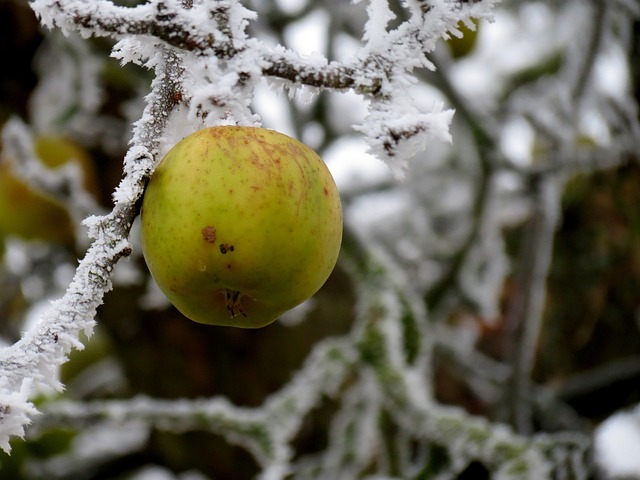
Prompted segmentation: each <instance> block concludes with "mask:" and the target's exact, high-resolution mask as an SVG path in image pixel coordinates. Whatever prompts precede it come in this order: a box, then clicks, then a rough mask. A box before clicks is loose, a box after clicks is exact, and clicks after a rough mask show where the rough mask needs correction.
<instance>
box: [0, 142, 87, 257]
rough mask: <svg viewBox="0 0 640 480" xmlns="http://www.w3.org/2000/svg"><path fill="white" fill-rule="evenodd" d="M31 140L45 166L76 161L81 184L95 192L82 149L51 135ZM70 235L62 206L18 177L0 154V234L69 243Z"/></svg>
mask: <svg viewBox="0 0 640 480" xmlns="http://www.w3.org/2000/svg"><path fill="white" fill-rule="evenodd" d="M34 143H35V144H34V147H35V151H36V154H37V156H38V158H39V159H40V161H41V162H42V163H43V165H44V166H46V167H48V168H52V169H53V168H56V167H59V166H61V165H63V164H65V163H67V162H78V164H79V166H80V168H81V171H82V173H83V179H84V186H85V188H86V189H87V191H89V192H92V193H94V194H96V195H97V191H98V181H97V178H96V173H95V168H94V165H93V162H92V159H91V157H90V156H89V155H88V153H87V152H86V151H85V150H84V149H82V148H81V147H80V146H78V145H76V144H75V143H73V142H72V141H70V140H67V139H65V138H62V137H54V136H41V137H38V138H36V139H35V142H34ZM74 235H75V226H74V224H73V221H72V219H71V217H70V216H69V213H68V211H67V210H66V209H65V208H64V206H63V205H62V204H61V203H60V202H59V201H58V200H56V199H55V198H53V197H51V196H49V195H47V194H46V193H44V192H41V191H37V190H36V189H34V188H33V187H32V186H30V185H28V184H27V183H25V182H24V181H23V180H22V179H20V178H18V177H17V176H16V174H15V173H14V172H13V171H12V169H11V167H10V165H9V162H8V159H7V158H6V157H5V156H4V155H0V238H1V239H4V238H5V237H6V236H16V237H20V238H24V239H26V240H35V239H38V240H43V241H47V242H53V243H58V244H64V245H73V243H74V238H75V237H74Z"/></svg>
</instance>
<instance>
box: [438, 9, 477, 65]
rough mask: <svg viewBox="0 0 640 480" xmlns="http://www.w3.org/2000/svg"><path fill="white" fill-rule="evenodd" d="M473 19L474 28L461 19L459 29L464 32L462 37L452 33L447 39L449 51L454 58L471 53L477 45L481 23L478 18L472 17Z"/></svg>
mask: <svg viewBox="0 0 640 480" xmlns="http://www.w3.org/2000/svg"><path fill="white" fill-rule="evenodd" d="M471 21H472V22H473V24H474V26H475V28H474V29H473V30H471V29H470V28H469V27H467V26H466V25H465V23H464V22H462V21H461V22H459V23H458V30H460V32H462V37H456V36H454V35H451V37H450V38H449V39H448V40H447V41H446V44H447V46H448V47H449V52H450V53H451V56H452V57H453V58H462V57H465V56H467V55H469V54H470V53H471V52H472V51H473V49H474V48H475V46H476V43H477V41H478V29H479V28H480V24H479V23H478V19H476V18H472V19H471Z"/></svg>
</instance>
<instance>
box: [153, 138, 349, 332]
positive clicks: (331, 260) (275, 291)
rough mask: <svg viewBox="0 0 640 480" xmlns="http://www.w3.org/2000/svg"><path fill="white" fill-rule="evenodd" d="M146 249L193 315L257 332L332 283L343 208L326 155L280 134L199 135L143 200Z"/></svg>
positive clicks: (158, 175) (167, 287)
mask: <svg viewBox="0 0 640 480" xmlns="http://www.w3.org/2000/svg"><path fill="white" fill-rule="evenodd" d="M141 224H142V251H143V254H144V257H145V260H146V262H147V265H148V267H149V271H150V272H151V275H152V276H153V278H154V279H155V281H156V283H157V284H158V286H159V287H160V289H161V290H162V291H163V292H164V293H165V295H166V296H167V298H168V299H169V300H170V301H171V302H172V303H173V305H175V307H176V308H177V309H178V310H179V311H180V312H182V314H183V315H185V316H186V317H188V318H190V319H191V320H194V321H196V322H200V323H206V324H213V325H228V326H236V327H245V328H257V327H262V326H265V325H267V324H269V323H271V322H273V321H274V320H275V319H276V318H278V317H279V316H280V315H281V314H282V313H284V312H285V311H287V310H289V309H291V308H293V307H295V306H296V305H298V304H300V303H302V302H303V301H304V300H306V299H307V298H309V297H310V296H311V295H313V294H314V293H315V292H316V291H317V290H318V289H320V287H321V286H322V285H323V284H324V282H325V281H326V279H327V278H328V276H329V274H330V273H331V271H332V270H333V267H334V266H335V263H336V261H337V258H338V253H339V250H340V244H341V240H342V207H341V204H340V196H339V194H338V190H337V188H336V185H335V183H334V180H333V178H332V176H331V173H330V172H329V170H328V169H327V167H326V165H325V163H324V162H323V161H322V159H321V158H320V157H319V156H318V155H317V154H316V153H315V152H314V151H313V150H312V149H311V148H309V147H307V146H306V145H304V144H303V143H301V142H299V141H297V140H295V139H293V138H291V137H288V136H286V135H284V134H282V133H278V132H275V131H273V130H267V129H263V128H257V127H243V126H221V127H212V128H205V129H202V130H199V131H197V132H195V133H192V134H191V135H189V136H188V137H186V138H184V139H183V140H182V141H180V142H179V143H178V144H176V145H175V146H174V147H173V148H172V149H171V150H170V151H169V153H168V154H167V155H166V156H165V157H164V158H163V159H162V161H161V162H160V164H159V165H158V167H157V169H156V170H155V172H154V174H153V176H152V177H151V179H150V181H149V184H148V186H147V188H146V191H145V194H144V199H143V203H142V214H141Z"/></svg>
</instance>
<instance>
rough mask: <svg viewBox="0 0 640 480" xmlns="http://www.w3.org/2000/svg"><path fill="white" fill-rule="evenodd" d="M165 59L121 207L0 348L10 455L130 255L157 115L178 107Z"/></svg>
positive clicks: (0, 433)
mask: <svg viewBox="0 0 640 480" xmlns="http://www.w3.org/2000/svg"><path fill="white" fill-rule="evenodd" d="M165 60H166V61H165V62H160V61H159V63H158V68H157V70H158V76H157V77H156V82H154V84H153V85H152V92H151V93H150V94H149V96H148V97H147V100H148V104H147V107H146V109H145V115H144V117H143V120H141V121H140V122H139V123H138V124H137V125H136V130H135V135H134V139H135V141H136V142H137V144H136V145H135V146H134V147H132V148H131V150H129V153H128V155H127V158H126V159H125V176H124V178H123V180H122V182H121V183H120V186H119V187H118V190H117V192H116V195H114V197H115V200H116V205H115V207H114V209H113V210H112V211H111V212H110V213H109V214H107V215H105V216H102V217H89V218H88V219H87V220H85V224H86V225H87V226H88V227H89V235H90V237H92V238H93V239H94V241H93V243H92V245H91V246H90V248H89V249H88V251H87V253H86V255H85V257H84V259H83V260H82V261H81V262H80V264H79V265H78V267H77V270H76V273H75V276H74V278H73V280H72V282H71V284H70V285H69V287H68V289H67V292H66V293H65V295H64V296H63V297H62V298H61V299H59V300H57V301H55V302H53V303H52V304H51V306H50V308H49V309H48V310H47V311H46V312H45V313H44V314H43V316H42V317H41V318H40V319H39V321H38V323H37V324H36V325H35V326H34V327H33V328H32V329H31V330H29V331H28V332H26V333H25V334H24V336H23V337H22V338H21V339H20V340H19V341H18V342H17V343H15V344H14V345H12V346H10V347H6V348H3V349H2V350H0V372H1V373H0V415H1V416H0V448H2V449H3V450H5V451H7V452H8V451H10V445H9V437H10V436H12V435H17V436H20V437H22V436H24V427H25V425H27V424H28V423H29V422H30V416H32V415H33V414H35V408H34V406H33V404H32V403H31V402H29V401H28V398H29V396H30V394H31V393H32V391H33V388H34V387H37V386H49V387H53V388H54V389H56V390H62V388H63V385H61V384H60V383H59V382H58V380H57V378H58V373H57V367H58V366H59V365H61V364H62V363H64V362H65V361H66V360H67V355H68V354H69V352H70V351H71V349H72V348H77V349H82V348H83V345H82V343H81V342H80V340H79V337H80V334H81V333H84V334H85V335H86V336H87V337H89V336H90V335H91V333H92V331H93V326H94V324H95V321H94V317H95V314H96V310H97V308H98V306H99V305H100V304H101V303H102V299H103V297H104V294H105V293H106V292H107V291H109V290H110V289H111V278H110V276H111V272H112V270H113V266H114V265H115V263H116V262H117V261H118V260H119V259H120V258H122V257H127V256H129V255H130V254H131V245H130V244H129V241H128V236H129V231H130V229H131V224H132V223H133V219H134V218H135V214H136V207H135V203H136V201H137V200H138V199H139V198H140V196H141V195H142V192H143V188H144V185H145V184H146V180H147V178H148V176H149V175H150V172H151V171H152V165H153V159H154V152H155V151H156V150H157V143H158V133H159V132H162V130H163V125H164V123H165V122H166V115H160V114H158V112H161V111H170V110H171V109H172V108H173V106H174V102H173V99H174V98H175V95H174V92H173V89H174V88H175V84H174V83H172V82H171V81H170V79H169V78H168V77H167V76H166V74H165V73H164V72H165V71H164V70H163V68H162V67H165V66H166V63H170V58H169V59H165ZM154 113H155V115H154Z"/></svg>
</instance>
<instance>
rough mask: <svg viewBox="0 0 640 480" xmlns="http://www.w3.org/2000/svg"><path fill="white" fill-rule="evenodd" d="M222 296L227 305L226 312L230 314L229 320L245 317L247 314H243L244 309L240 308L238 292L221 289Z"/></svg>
mask: <svg viewBox="0 0 640 480" xmlns="http://www.w3.org/2000/svg"><path fill="white" fill-rule="evenodd" d="M222 294H223V295H224V301H225V303H226V304H227V310H228V311H229V313H230V314H231V318H234V317H236V316H238V315H242V316H243V317H246V316H247V314H246V313H244V308H242V303H241V302H240V292H239V291H238V290H229V289H228V288H224V289H222Z"/></svg>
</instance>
